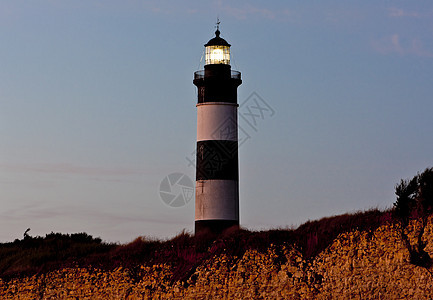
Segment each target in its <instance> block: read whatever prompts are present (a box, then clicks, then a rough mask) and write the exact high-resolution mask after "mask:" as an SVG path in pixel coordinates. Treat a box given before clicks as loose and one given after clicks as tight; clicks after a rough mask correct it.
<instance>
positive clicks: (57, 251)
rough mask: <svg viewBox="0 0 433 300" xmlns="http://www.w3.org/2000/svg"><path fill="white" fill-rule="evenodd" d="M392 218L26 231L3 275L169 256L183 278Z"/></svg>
mask: <svg viewBox="0 0 433 300" xmlns="http://www.w3.org/2000/svg"><path fill="white" fill-rule="evenodd" d="M393 221H395V220H394V219H393V217H392V211H389V210H388V211H379V210H377V209H372V210H369V211H365V212H357V213H353V214H344V215H338V216H333V217H327V218H323V219H321V220H317V221H308V222H307V223H305V224H303V225H301V226H299V227H298V228H297V229H273V230H268V231H257V232H252V231H248V230H243V229H241V230H227V232H225V233H224V234H222V235H220V236H211V235H201V236H193V235H191V234H189V233H185V232H182V233H181V234H179V235H178V236H176V237H174V238H172V239H170V240H167V241H160V240H148V239H146V238H143V237H139V238H137V239H135V240H134V241H133V242H131V243H129V244H125V245H118V244H107V243H103V242H102V241H101V239H99V238H93V237H91V236H89V235H87V234H86V233H78V234H60V233H50V234H47V235H46V236H45V237H30V236H26V237H25V238H24V239H22V240H15V241H14V242H11V243H3V244H0V278H2V279H6V280H7V279H9V278H12V277H17V276H28V275H33V274H41V273H45V272H48V271H51V270H54V269H57V268H62V267H74V266H93V267H98V268H102V269H113V268H116V267H119V266H122V267H126V268H128V269H130V270H131V274H132V275H133V274H134V270H137V269H138V267H139V266H140V265H152V264H159V263H167V262H169V263H170V264H171V265H172V266H173V267H174V270H175V271H174V274H173V280H184V279H186V278H188V277H189V276H190V275H191V274H192V273H193V272H194V270H195V268H196V267H197V266H199V265H200V264H201V263H202V262H203V261H204V260H206V259H208V258H210V257H212V256H214V255H218V254H220V253H223V252H224V253H225V254H227V255H229V256H233V257H234V256H237V257H240V256H242V255H243V253H244V252H245V251H247V250H248V249H256V250H258V251H266V250H267V248H268V247H269V245H270V244H273V245H275V246H281V245H285V244H295V245H297V247H298V248H299V249H300V251H301V252H302V253H303V255H304V257H305V258H307V259H310V258H313V257H315V256H316V255H317V254H318V253H320V252H321V251H323V250H324V249H325V248H326V247H327V246H328V245H330V244H331V243H332V241H333V240H334V239H335V238H336V237H337V236H338V235H339V234H340V233H343V232H348V231H352V230H355V229H358V230H367V231H370V230H374V229H376V228H377V227H379V226H380V225H382V224H384V223H386V222H393ZM277 248H278V247H277ZM281 260H282V261H280V262H278V261H277V262H276V263H283V262H284V261H283V260H284V256H283V255H281ZM137 279H138V278H137Z"/></svg>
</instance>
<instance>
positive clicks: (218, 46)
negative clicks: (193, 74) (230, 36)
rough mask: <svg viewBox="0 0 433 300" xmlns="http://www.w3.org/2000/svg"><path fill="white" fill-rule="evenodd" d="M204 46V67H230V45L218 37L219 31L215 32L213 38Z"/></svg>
mask: <svg viewBox="0 0 433 300" xmlns="http://www.w3.org/2000/svg"><path fill="white" fill-rule="evenodd" d="M204 46H205V49H206V53H205V55H206V56H205V57H206V59H205V60H206V65H218V64H224V65H230V44H229V43H227V41H226V40H225V39H223V38H221V37H220V31H219V29H217V30H216V31H215V37H214V38H213V39H211V40H209V42H207V44H206V45H204Z"/></svg>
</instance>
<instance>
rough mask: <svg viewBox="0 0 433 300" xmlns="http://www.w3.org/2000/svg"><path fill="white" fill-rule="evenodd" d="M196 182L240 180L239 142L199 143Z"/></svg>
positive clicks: (210, 141)
mask: <svg viewBox="0 0 433 300" xmlns="http://www.w3.org/2000/svg"><path fill="white" fill-rule="evenodd" d="M196 162H197V168H196V180H209V179H221V180H224V179H225V180H236V181H237V180H238V142H237V141H226V140H216V141H214V140H207V141H198V142H197V160H196Z"/></svg>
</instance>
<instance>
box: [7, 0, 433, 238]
mask: <svg viewBox="0 0 433 300" xmlns="http://www.w3.org/2000/svg"><path fill="white" fill-rule="evenodd" d="M217 16H219V17H220V20H221V27H220V30H221V36H222V37H224V38H225V39H227V41H228V42H229V43H230V44H232V58H233V60H232V62H233V63H232V68H233V69H236V70H239V71H241V72H242V77H243V84H242V85H241V86H240V87H239V102H240V103H243V102H244V101H245V100H246V99H247V98H248V96H250V95H251V94H252V93H253V92H256V93H257V94H258V95H259V96H260V97H261V98H263V100H264V101H265V102H266V103H267V104H268V105H269V106H270V107H271V108H272V109H273V110H274V111H275V114H274V115H273V116H265V118H264V119H263V120H260V122H259V123H258V124H257V127H256V129H257V131H254V130H253V129H252V128H250V127H248V126H247V124H246V123H242V122H240V125H241V126H242V128H243V129H244V130H245V131H246V132H247V134H249V136H250V137H251V138H250V139H249V140H248V141H247V142H245V143H244V144H243V145H242V146H241V147H240V150H239V154H240V202H241V224H242V225H243V226H245V227H247V228H250V229H266V228H275V227H287V226H292V225H293V226H296V225H299V224H300V223H302V222H305V221H307V220H309V219H317V218H320V217H323V216H329V215H333V214H339V213H344V212H347V211H349V212H350V211H355V210H359V209H368V208H371V207H379V208H387V207H390V206H391V205H392V203H393V202H394V200H395V199H394V198H395V197H394V192H393V189H394V185H395V184H396V183H397V182H398V181H399V180H400V179H401V178H407V177H412V176H413V175H415V174H416V172H417V171H421V170H423V169H424V168H426V167H430V166H432V165H433V164H432V154H433V139H432V132H433V131H432V128H433V118H432V115H433V101H432V97H433V84H432V79H433V2H431V1H416V2H414V1H411V2H409V1H359V2H356V3H353V2H348V1H322V2H314V3H313V2H305V1H302V2H299V1H272V2H269V1H237V2H234V3H231V2H229V1H190V2H187V3H184V2H182V3H181V2H179V1H132V0H131V1H8V0H2V1H1V2H0V41H1V42H0V242H3V241H11V240H13V239H15V238H20V237H22V234H23V233H24V231H25V230H26V229H27V228H28V227H30V228H31V229H32V230H31V231H30V234H31V235H44V234H46V233H49V232H51V231H54V232H65V233H66V232H69V233H72V232H81V231H85V232H87V233H89V234H92V235H94V236H100V237H101V238H102V239H104V240H107V241H114V242H116V241H120V242H128V241H130V240H132V239H133V238H135V237H137V236H139V235H147V236H154V237H159V238H165V237H170V236H173V235H175V234H177V233H178V232H180V231H181V230H182V229H184V228H185V229H186V230H188V231H192V229H193V221H194V205H193V203H192V202H190V203H189V204H187V205H186V206H183V207H181V208H176V209H175V208H170V207H168V206H166V205H165V204H164V203H163V202H162V201H161V199H160V198H159V194H158V189H159V184H160V182H161V180H162V179H163V178H164V177H165V176H166V175H168V174H170V173H173V172H181V173H185V174H186V175H188V176H189V177H191V178H192V179H194V174H195V170H194V168H192V167H189V166H188V161H187V160H186V157H190V154H191V152H192V151H194V148H195V141H196V107H195V104H196V91H195V87H194V85H193V84H192V78H193V72H194V71H196V70H197V69H198V68H199V67H200V68H202V67H203V63H201V64H200V58H201V56H202V53H203V45H204V44H205V43H206V42H207V41H208V40H209V39H210V38H212V37H213V35H214V31H215V29H214V23H215V20H216V17H217Z"/></svg>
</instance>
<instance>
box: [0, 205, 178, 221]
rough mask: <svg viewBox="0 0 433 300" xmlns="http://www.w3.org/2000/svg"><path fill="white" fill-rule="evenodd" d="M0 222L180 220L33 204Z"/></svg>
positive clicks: (3, 216)
mask: <svg viewBox="0 0 433 300" xmlns="http://www.w3.org/2000/svg"><path fill="white" fill-rule="evenodd" d="M0 218H1V219H2V221H5V220H10V221H17V220H32V222H36V221H38V220H44V219H63V220H64V219H65V218H71V219H76V220H83V219H85V220H93V221H95V222H97V223H102V224H111V225H113V224H116V225H119V224H124V223H151V224H159V223H164V224H180V223H181V220H180V219H179V220H177V219H176V218H173V217H172V216H171V217H170V218H163V217H162V218H161V217H150V216H149V215H146V214H143V213H142V212H141V213H125V212H119V213H118V214H116V213H112V212H107V211H103V210H101V209H92V208H90V207H85V208H84V207H81V208H80V207H76V206H71V205H69V206H68V205H64V206H62V207H60V206H57V207H56V206H48V205H47V204H46V205H44V204H43V203H37V204H36V203H33V204H28V205H23V206H20V207H17V208H13V209H9V210H7V211H4V212H1V213H0Z"/></svg>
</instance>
